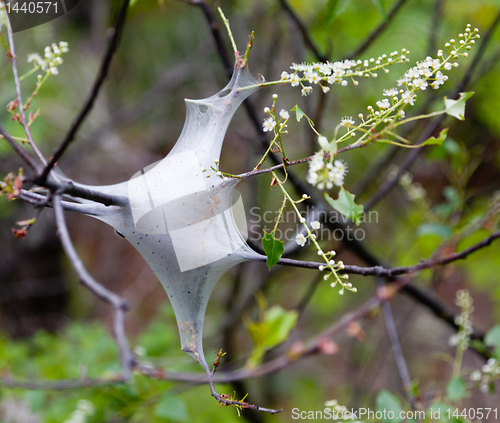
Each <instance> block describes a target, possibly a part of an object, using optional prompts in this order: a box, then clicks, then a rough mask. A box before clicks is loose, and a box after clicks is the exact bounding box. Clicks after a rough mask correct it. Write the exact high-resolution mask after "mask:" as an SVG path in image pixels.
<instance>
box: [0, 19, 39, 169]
mask: <svg viewBox="0 0 500 423" xmlns="http://www.w3.org/2000/svg"><path fill="white" fill-rule="evenodd" d="M4 16H5V20H6V21H7V34H8V36H9V55H10V60H11V62H12V73H13V74H14V84H15V86H16V93H17V106H18V109H19V116H20V118H21V124H22V125H23V128H24V132H25V133H26V136H27V137H28V143H29V145H31V148H33V151H34V152H35V154H36V155H37V157H38V159H39V160H40V161H41V162H42V163H43V165H46V164H47V162H46V161H45V158H44V157H43V154H42V153H41V151H40V150H39V149H38V147H37V145H36V144H35V141H33V137H32V136H31V130H30V127H29V126H28V122H26V115H25V114H24V105H23V97H22V95H21V82H20V81H19V74H18V72H17V57H16V49H15V47H14V33H13V32H12V26H11V25H10V17H9V14H8V13H4Z"/></svg>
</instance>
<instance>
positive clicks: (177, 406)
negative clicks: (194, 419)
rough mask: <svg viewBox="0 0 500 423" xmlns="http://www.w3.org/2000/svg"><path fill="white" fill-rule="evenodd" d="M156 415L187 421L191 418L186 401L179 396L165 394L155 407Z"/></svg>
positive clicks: (177, 420)
mask: <svg viewBox="0 0 500 423" xmlns="http://www.w3.org/2000/svg"><path fill="white" fill-rule="evenodd" d="M155 416H156V417H160V418H163V419H168V420H173V421H176V422H187V421H189V420H190V418H189V413H188V409H187V406H186V403H185V402H184V400H183V399H182V398H179V396H175V397H173V396H168V395H165V396H164V397H162V398H161V399H160V401H159V402H158V404H156V407H155Z"/></svg>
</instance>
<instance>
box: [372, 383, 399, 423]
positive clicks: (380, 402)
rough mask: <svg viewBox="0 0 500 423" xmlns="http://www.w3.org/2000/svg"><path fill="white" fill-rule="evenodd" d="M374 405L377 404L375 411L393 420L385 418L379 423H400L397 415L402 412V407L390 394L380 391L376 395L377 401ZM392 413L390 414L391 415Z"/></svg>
mask: <svg viewBox="0 0 500 423" xmlns="http://www.w3.org/2000/svg"><path fill="white" fill-rule="evenodd" d="M375 403H376V404H377V410H378V411H381V412H382V413H384V411H385V413H384V415H393V414H394V418H393V419H390V418H386V419H382V420H381V421H383V422H385V423H399V422H401V421H402V419H401V418H400V417H399V414H400V413H401V411H403V407H402V406H401V403H400V402H399V400H398V399H397V398H396V396H394V395H393V394H391V393H390V392H389V391H385V390H384V391H380V392H379V394H378V395H377V399H376V400H375ZM391 411H392V413H393V414H392V413H391Z"/></svg>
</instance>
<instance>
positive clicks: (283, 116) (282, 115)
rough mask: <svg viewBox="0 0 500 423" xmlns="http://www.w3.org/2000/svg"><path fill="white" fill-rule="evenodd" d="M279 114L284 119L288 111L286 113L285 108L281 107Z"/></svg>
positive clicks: (287, 116)
mask: <svg viewBox="0 0 500 423" xmlns="http://www.w3.org/2000/svg"><path fill="white" fill-rule="evenodd" d="M280 116H281V117H282V118H283V119H285V120H286V119H288V118H289V117H290V113H288V112H287V111H286V110H285V109H281V111H280Z"/></svg>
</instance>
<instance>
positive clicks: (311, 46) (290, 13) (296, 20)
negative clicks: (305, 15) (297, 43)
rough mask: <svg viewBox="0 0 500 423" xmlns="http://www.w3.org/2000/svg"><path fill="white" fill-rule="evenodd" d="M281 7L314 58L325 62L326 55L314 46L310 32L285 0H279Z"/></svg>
mask: <svg viewBox="0 0 500 423" xmlns="http://www.w3.org/2000/svg"><path fill="white" fill-rule="evenodd" d="M279 2H280V4H281V7H282V8H283V10H284V11H285V12H286V13H288V16H290V18H291V19H292V21H293V22H294V23H295V25H297V28H298V29H299V31H300V33H301V34H302V39H303V40H304V43H305V44H306V45H307V47H308V48H309V49H310V50H311V51H312V52H313V54H314V55H315V56H316V59H317V60H318V61H320V62H326V61H327V60H328V56H326V55H324V54H323V53H321V52H320V51H319V48H318V47H317V46H316V44H315V43H314V41H313V40H312V37H311V34H309V30H308V29H307V27H306V25H305V24H304V22H302V20H301V19H300V18H299V16H298V15H297V13H295V11H294V10H293V9H292V7H291V6H290V5H289V4H288V2H287V0H279Z"/></svg>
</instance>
